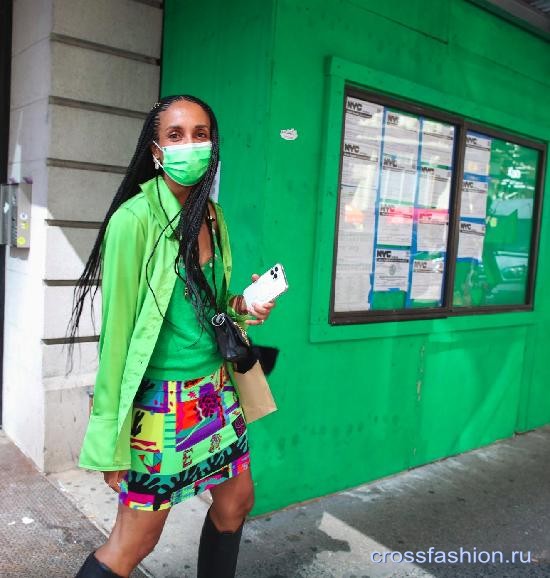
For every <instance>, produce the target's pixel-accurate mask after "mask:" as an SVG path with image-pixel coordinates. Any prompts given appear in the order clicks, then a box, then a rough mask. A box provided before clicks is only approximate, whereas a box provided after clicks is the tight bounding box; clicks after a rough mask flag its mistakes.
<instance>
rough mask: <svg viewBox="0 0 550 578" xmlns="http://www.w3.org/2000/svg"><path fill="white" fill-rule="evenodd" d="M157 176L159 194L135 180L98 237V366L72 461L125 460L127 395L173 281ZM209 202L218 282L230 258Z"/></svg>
mask: <svg viewBox="0 0 550 578" xmlns="http://www.w3.org/2000/svg"><path fill="white" fill-rule="evenodd" d="M158 182H159V192H160V200H161V202H159V195H158V193H157V187H156V185H155V179H151V180H150V181H147V182H146V183H144V184H143V185H141V192H140V193H138V194H137V195H135V196H134V197H132V198H131V199H129V200H127V201H126V202H124V203H123V204H122V205H121V206H120V207H119V208H118V209H117V210H116V211H115V213H114V214H113V215H112V217H111V218H110V220H109V223H108V225H107V231H106V233H105V238H104V240H103V245H102V281H101V294H102V319H101V332H100V337H99V366H98V371H97V377H96V382H95V387H94V401H93V407H92V412H91V415H90V421H89V423H88V428H87V431H86V435H85V438H84V443H83V446H82V450H81V453H80V461H79V465H80V466H81V467H83V468H88V469H91V470H101V471H108V470H125V469H128V468H129V467H130V427H131V419H132V411H131V410H132V403H133V400H134V397H135V394H136V392H137V390H138V387H139V385H140V382H141V380H142V377H143V375H144V373H145V370H146V368H147V364H148V362H149V358H150V357H151V354H152V353H153V348H154V347H155V343H156V340H157V337H158V335H159V332H160V328H161V325H162V322H163V316H164V315H165V313H166V310H167V308H168V303H169V301H170V297H171V295H172V290H173V288H174V284H175V281H176V274H175V271H174V262H175V259H176V256H177V253H178V241H177V239H176V235H175V231H174V228H175V227H176V225H177V222H178V219H177V218H176V219H175V220H174V221H173V225H171V226H168V228H166V229H165V232H164V234H162V231H163V229H164V228H165V227H166V225H168V219H167V216H166V215H168V216H169V218H170V219H171V218H172V217H174V216H175V215H176V214H177V213H178V212H179V211H180V210H181V205H180V203H179V201H178V200H177V198H176V197H175V196H174V195H173V194H172V192H171V191H170V189H169V188H168V186H167V185H166V183H165V182H164V180H163V179H162V178H161V177H159V179H158ZM214 207H215V210H216V215H217V222H218V229H219V234H220V235H219V238H220V245H221V250H222V254H223V265H224V273H225V279H226V284H225V286H226V287H229V281H230V278H231V266H232V261H231V249H230V246H229V237H228V233H227V227H226V224H225V220H224V217H223V212H222V210H221V207H220V206H219V205H218V204H217V203H214ZM163 208H164V210H163ZM165 212H166V214H165ZM159 236H160V240H159V241H158V244H157V246H156V248H155V243H156V242H157V240H158V239H159ZM153 249H154V252H153ZM151 254H153V255H152V257H150V256H151ZM147 281H148V282H149V285H150V286H151V288H152V289H153V291H154V295H153V293H152V292H151V290H150V289H149V287H148V284H147ZM155 297H156V303H155ZM231 297H232V295H231V294H229V292H226V294H225V295H223V296H222V299H223V301H222V303H225V309H226V310H227V311H228V313H229V314H230V315H232V316H233V317H234V318H236V319H237V321H239V322H242V321H243V320H244V319H245V317H244V316H237V315H236V314H235V311H233V309H232V308H230V307H228V303H229V300H230V299H231Z"/></svg>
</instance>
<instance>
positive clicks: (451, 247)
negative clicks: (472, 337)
mask: <svg viewBox="0 0 550 578" xmlns="http://www.w3.org/2000/svg"><path fill="white" fill-rule="evenodd" d="M342 94H343V98H342V100H341V106H340V111H341V133H340V146H339V166H338V182H337V191H336V196H337V198H336V211H335V213H336V214H335V218H334V229H333V241H332V266H331V279H330V301H329V324H330V325H333V326H342V325H358V324H360V325H367V324H372V323H380V322H388V321H412V320H430V319H440V318H446V317H453V316H463V315H478V314H486V313H502V312H517V311H532V310H534V293H535V284H536V270H537V261H538V248H539V240H540V228H541V217H542V200H543V199H542V196H543V185H544V178H545V160H546V152H547V150H546V145H545V143H543V142H540V141H535V140H532V139H530V138H527V137H524V136H522V135H518V134H516V133H514V132H512V131H510V132H508V131H504V130H502V129H500V128H495V127H493V126H491V125H485V124H480V123H478V122H471V121H470V120H469V119H468V118H467V117H465V116H462V115H458V114H452V113H449V112H447V111H443V110H441V109H439V108H437V107H434V106H430V105H424V104H420V103H418V102H415V101H410V100H407V99H406V98H400V97H396V96H395V95H388V94H385V93H383V92H380V91H374V90H370V89H367V88H363V87H361V86H360V85H357V84H356V83H353V82H349V81H347V82H345V83H344V86H343V91H342ZM348 96H350V97H352V98H359V99H362V100H366V101H368V102H373V103H376V104H380V105H381V106H384V107H391V108H395V109H398V110H401V111H403V112H404V113H409V114H414V115H417V116H423V117H425V118H428V119H430V120H434V121H440V122H444V123H447V124H452V125H453V126H454V127H455V136H454V140H453V146H454V151H453V174H452V177H451V190H450V197H449V222H448V233H447V248H446V259H445V270H444V278H443V297H442V305H441V307H421V308H409V309H407V308H401V309H383V310H372V309H368V310H363V311H351V312H347V311H346V312H336V311H334V302H335V283H336V266H337V249H338V232H339V224H340V197H341V187H340V183H341V177H342V166H343V162H342V161H343V144H344V134H345V117H346V99H347V97H348ZM468 131H475V132H478V133H481V134H485V135H487V136H488V137H492V138H498V139H502V140H505V141H506V142H510V143H513V144H518V145H520V146H526V147H529V148H531V149H534V150H536V151H537V153H538V163H537V175H536V182H535V192H534V202H533V218H532V222H533V229H532V231H531V242H530V250H529V261H528V264H529V265H528V266H529V270H528V274H527V283H526V299H525V302H524V303H520V304H506V305H480V306H467V307H465V306H453V304H452V298H453V289H454V279H455V269H456V258H457V252H458V240H459V226H460V202H461V183H462V180H463V176H464V156H465V152H466V135H467V133H468Z"/></svg>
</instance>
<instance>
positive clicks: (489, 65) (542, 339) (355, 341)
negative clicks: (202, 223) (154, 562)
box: [162, 0, 550, 514]
mask: <svg viewBox="0 0 550 578" xmlns="http://www.w3.org/2000/svg"><path fill="white" fill-rule="evenodd" d="M426 3H427V0H396V1H395V2H393V3H391V13H390V12H389V11H388V10H389V9H387V6H386V3H383V2H379V1H378V0H303V1H301V2H294V1H291V0H272V1H268V2H263V1H262V2H254V1H252V0H248V1H245V0H236V1H235V2H231V3H225V2H222V1H221V0H215V1H213V2H211V3H209V5H208V14H205V9H204V8H203V7H202V6H200V5H198V4H196V3H192V2H190V1H187V0H185V1H184V0H180V1H176V0H166V28H165V43H164V55H163V88H162V91H163V94H166V93H168V92H187V91H192V92H195V93H197V94H199V95H202V96H204V97H205V99H206V100H207V101H209V102H211V104H212V105H213V106H214V108H215V110H216V112H217V113H218V116H219V118H220V125H221V128H222V133H223V139H224V140H223V143H222V153H223V163H224V165H223V172H222V191H221V195H220V200H221V203H222V205H223V207H224V209H225V212H226V213H227V216H228V220H229V225H230V233H232V246H233V252H234V260H235V267H236V269H237V271H236V275H235V284H234V288H240V287H241V286H242V285H244V283H245V282H246V281H247V277H248V274H249V273H250V272H251V271H250V269H256V270H262V269H263V268H265V267H267V266H268V265H270V264H271V263H272V262H275V261H278V260H280V261H281V262H282V263H284V264H285V267H286V269H287V272H288V275H289V281H290V291H289V292H288V294H286V295H285V296H284V297H282V298H281V301H280V303H279V304H278V307H277V308H276V309H275V311H274V313H273V317H272V319H270V321H269V324H267V323H266V325H265V326H264V327H262V328H261V329H258V330H257V331H254V333H253V338H256V340H257V341H258V342H259V343H263V344H265V345H277V346H278V347H280V349H281V353H280V357H279V361H278V364H277V367H276V369H275V371H274V373H273V374H272V375H271V376H270V384H271V386H272V389H273V391H274V395H275V397H276V400H277V403H278V405H279V411H277V412H275V413H274V414H272V415H270V416H268V417H266V418H265V419H262V420H260V421H258V422H255V423H253V424H251V425H250V428H249V433H250V443H251V449H252V473H253V477H254V481H255V490H256V505H255V507H254V510H253V512H252V514H261V513H264V512H268V511H271V510H275V509H278V508H281V507H284V506H287V505H289V504H292V503H296V502H299V501H302V500H307V499H309V498H314V497H318V496H322V495H325V494H329V493H331V492H335V491H338V490H341V489H344V488H349V487H352V486H354V485H358V484H361V483H364V482H367V481H369V480H374V479H377V478H380V477H382V476H386V475H389V474H392V473H395V472H398V471H402V470H404V469H407V468H409V467H414V466H417V465H420V464H423V463H427V462H429V461H431V460H434V459H439V458H441V457H444V456H448V455H453V454H456V453H460V452H463V451H467V450H470V449H472V448H474V447H479V446H481V445H484V444H488V443H491V442H492V441H494V440H496V439H500V438H504V437H508V436H510V435H512V434H513V433H514V432H517V431H525V430H527V429H530V428H534V427H537V426H539V425H542V424H545V423H549V422H550V395H549V392H548V387H547V384H548V383H550V370H549V369H548V367H547V364H546V363H545V357H546V352H547V351H548V349H549V347H550V336H549V332H548V330H547V327H548V323H549V322H550V282H549V281H550V254H549V251H550V249H549V244H550V208H549V206H548V205H549V204H548V202H546V203H545V206H544V207H543V217H542V229H541V243H540V252H539V267H538V272H537V287H536V293H535V311H533V312H521V313H520V312H515V313H506V314H494V315H484V316H466V317H457V318H453V319H437V320H428V321H411V322H399V323H378V324H372V325H368V326H366V325H359V326H349V327H346V328H343V327H334V328H333V327H330V326H329V325H328V289H327V288H328V287H330V274H329V273H328V272H329V271H330V270H331V260H332V241H333V235H334V217H335V215H334V210H335V207H336V185H337V171H338V145H339V135H340V132H339V127H341V122H342V119H341V113H342V109H341V104H338V101H339V99H340V98H341V97H343V92H342V91H343V85H344V81H345V80H347V79H351V80H352V81H353V82H356V83H358V84H360V85H363V86H365V87H370V88H372V89H377V90H381V91H383V92H387V93H393V94H395V95H397V96H400V97H401V98H403V99H410V100H418V101H420V102H423V103H424V104H427V105H430V106H435V107H438V108H441V109H443V110H447V111H450V112H455V113H458V114H463V115H465V116H468V117H470V118H471V119H474V120H476V121H479V122H480V123H482V124H491V125H494V126H498V127H500V128H502V129H505V130H507V131H512V132H517V133H519V134H524V135H526V136H528V137H531V138H534V139H538V140H543V141H548V140H549V138H550V110H549V109H548V107H547V105H546V95H547V94H548V89H549V88H550V78H549V77H548V74H547V71H548V70H549V69H550V48H549V45H548V44H547V43H545V42H544V41H543V40H542V39H540V38H538V37H535V36H532V35H530V34H529V33H528V32H526V31H525V30H522V29H519V28H517V27H515V26H514V25H513V24H511V23H509V22H506V21H504V20H501V19H499V18H497V17H496V16H494V15H492V14H490V13H488V12H486V11H484V10H482V9H480V8H478V7H477V6H475V5H473V4H471V3H470V2H467V1H466V0H449V1H448V2H440V1H437V0H429V9H428V10H426ZM422 15H427V17H423V16H422ZM201 19H202V20H201ZM200 21H204V22H205V26H204V27H200V26H199V27H197V26H189V24H188V23H189V22H200ZM465 29H468V30H469V33H468V34H467V35H465V34H464V30H465ZM199 47H200V50H199ZM328 62H332V65H329V64H327V63H328ZM327 66H328V68H327ZM337 66H338V67H339V68H337ZM340 103H341V100H340ZM290 128H295V129H296V130H297V132H298V138H297V139H296V140H294V141H287V140H284V139H282V138H281V136H280V131H281V130H283V129H290ZM335 135H336V136H335ZM545 189H546V190H547V191H548V190H550V178H549V177H548V176H547V178H546V182H545ZM243 191H244V193H243ZM251 215H253V218H252V217H251ZM451 366H452V367H453V368H454V367H458V368H459V369H460V370H459V371H453V372H449V367H451Z"/></svg>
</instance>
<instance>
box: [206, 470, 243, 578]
mask: <svg viewBox="0 0 550 578" xmlns="http://www.w3.org/2000/svg"><path fill="white" fill-rule="evenodd" d="M210 493H211V494H212V500H213V501H212V506H210V508H209V510H208V512H207V513H206V517H205V519H204V524H203V527H202V532H201V537H200V543H199V557H198V563H197V576H198V578H233V577H234V576H235V570H236V568H237V558H238V555H239V545H240V542H241V535H242V531H243V526H244V521H245V518H246V516H247V514H248V512H250V510H251V509H252V506H253V505H254V486H253V484H252V476H251V474H250V469H248V470H245V471H244V472H241V473H240V474H239V475H238V476H236V477H235V478H230V479H229V480H227V481H225V482H223V483H222V484H220V485H218V486H214V487H213V488H211V489H210Z"/></svg>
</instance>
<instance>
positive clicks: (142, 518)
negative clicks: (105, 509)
mask: <svg viewBox="0 0 550 578" xmlns="http://www.w3.org/2000/svg"><path fill="white" fill-rule="evenodd" d="M169 512H170V509H166V510H158V511H154V512H150V511H142V510H134V509H132V508H129V507H128V506H123V505H122V504H119V506H118V512H117V518H116V521H115V525H114V527H113V530H112V532H111V535H110V536H109V539H108V540H107V542H106V543H105V544H104V545H103V546H101V547H100V548H98V549H97V550H96V553H95V557H96V558H97V559H98V560H99V561H100V562H102V563H103V564H105V565H106V566H108V567H109V568H110V569H111V570H112V571H113V572H114V573H115V574H119V575H120V576H128V575H129V574H130V572H131V571H132V570H133V569H134V568H135V567H136V566H137V565H138V564H139V563H140V562H141V561H142V560H143V559H144V558H145V557H146V556H147V555H148V554H150V553H151V552H152V551H153V549H154V548H155V546H156V544H157V542H158V540H159V538H160V535H161V534H162V529H163V528H164V524H165V522H166V518H167V517H168V513H169Z"/></svg>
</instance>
